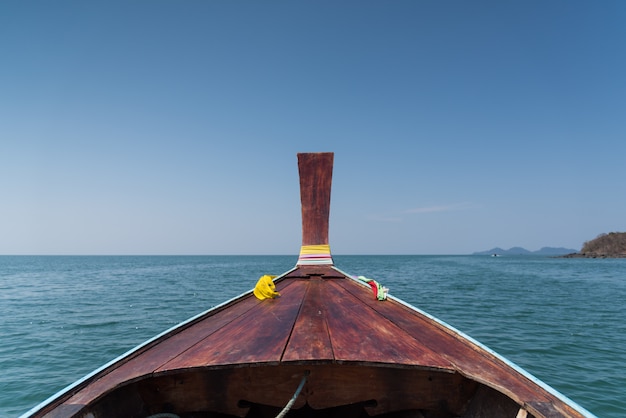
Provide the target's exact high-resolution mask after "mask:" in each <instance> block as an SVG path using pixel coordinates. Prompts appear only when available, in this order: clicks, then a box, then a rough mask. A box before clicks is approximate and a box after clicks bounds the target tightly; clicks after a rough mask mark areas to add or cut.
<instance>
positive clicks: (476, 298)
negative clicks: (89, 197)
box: [0, 256, 626, 418]
mask: <svg viewBox="0 0 626 418" xmlns="http://www.w3.org/2000/svg"><path fill="white" fill-rule="evenodd" d="M296 259H297V257H296V256H270V257H263V256H222V257H218V256H189V257H179V256H175V257H165V256H155V257H46V256H32V257H31V256H15V257H14V256H0V371H1V373H0V417H15V416H18V415H20V414H21V413H23V412H26V411H27V410H28V409H30V408H31V407H33V406H34V405H36V404H38V403H39V402H41V401H43V400H45V399H46V398H48V397H49V396H50V395H53V394H54V393H56V392H57V391H59V390H61V389H62V388H64V387H65V386H67V385H68V384H70V383H72V382H74V381H75V380H77V379H79V378H80V377H82V376H84V375H85V374H87V373H89V372H91V371H92V370H94V369H95V368H97V367H99V366H101V365H102V364H104V363H106V362H108V361H109V360H111V359H113V358H115V357H117V356H118V355H120V354H122V353H124V352H126V351H128V350H129V349H130V348H132V347H134V346H136V345H137V344H139V343H141V342H143V341H144V340H146V339H148V338H150V337H152V336H154V335H156V334H158V333H160V332H161V331H163V330H165V329H167V328H170V327H172V326H173V325H176V324H177V323H179V322H181V321H183V320H185V319H187V318H188V317H190V316H193V315H195V314H197V313H200V312H202V311H204V310H206V309H208V308H210V307H212V306H215V305H217V304H219V303H221V302H223V301H225V300H227V299H230V298H232V297H235V296H237V295H239V294H241V293H242V292H244V291H247V290H249V289H251V288H252V287H253V286H254V284H255V283H256V280H257V279H258V277H259V276H260V275H262V274H280V273H282V272H284V271H287V270H289V269H290V268H292V267H293V265H294V264H295V262H296ZM334 259H335V264H336V265H337V266H338V267H339V268H340V269H341V270H343V271H344V272H346V273H349V274H355V275H356V274H359V275H365V276H368V277H371V278H375V279H377V280H378V281H380V282H381V283H382V284H384V285H385V286H387V287H389V288H390V289H391V290H390V293H391V294H393V295H394V296H396V297H399V298H401V299H403V300H405V301H406V302H408V303H410V304H412V305H414V306H416V307H418V308H420V309H423V310H425V311H427V312H429V313H430V314H432V315H434V316H436V317H438V318H440V319H441V320H443V321H446V322H447V323H449V324H451V325H453V326H454V327H456V328H457V329H460V330H461V331H463V332H465V333H466V334H469V335H470V336H472V337H474V338H475V339H477V340H479V341H481V342H482V343H483V344H485V345H487V346H489V347H490V348H492V349H493V350H495V351H497V352H498V353H500V354H502V355H504V356H505V357H507V358H508V359H510V360H511V361H513V362H515V363H516V364H518V365H519V366H521V367H523V368H524V369H526V370H527V371H529V372H530V373H532V374H533V375H535V376H536V377H538V378H539V379H541V380H543V381H544V382H546V383H548V384H550V385H551V386H553V387H554V388H556V389H557V390H559V391H561V392H562V393H564V394H565V395H567V396H568V397H569V398H571V399H573V400H574V401H575V402H576V403H578V404H580V405H582V406H583V407H584V408H586V409H588V410H589V411H591V412H592V413H594V414H596V415H597V416H599V417H615V418H617V417H620V418H622V417H625V416H626V389H625V388H626V305H625V302H624V301H626V259H620V260H597V259H596V260H594V259H554V258H544V257H531V256H518V257H497V258H493V257H485V256H335V257H334Z"/></svg>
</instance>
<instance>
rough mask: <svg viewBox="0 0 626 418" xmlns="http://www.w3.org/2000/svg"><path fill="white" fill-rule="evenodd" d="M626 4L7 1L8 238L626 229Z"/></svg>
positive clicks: (1, 23) (68, 245)
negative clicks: (318, 158) (309, 181)
mask: <svg viewBox="0 0 626 418" xmlns="http://www.w3.org/2000/svg"><path fill="white" fill-rule="evenodd" d="M624 22H626V2H623V1H602V2H588V1H564V0H563V1H558V0H557V1H548V2H546V1H515V2H497V1H482V2H481V1H472V2H468V1H386V2H383V1H358V2H357V1H343V2H334V1H333V2H331V1H302V2H294V1H267V2H258V1H238V2H230V1H159V0H157V1H133V2H127V1H59V2H48V1H28V2H23V1H5V2H1V3H0V53H1V55H0V60H1V65H0V191H1V195H2V197H1V202H2V203H1V204H0V254H297V253H298V251H299V248H300V240H301V230H300V207H299V204H300V202H299V190H298V174H297V164H296V153H297V152H306V151H333V152H335V170H334V173H333V194H332V206H331V220H330V241H331V249H332V251H333V252H334V253H335V254H468V253H472V252H474V251H480V250H486V249H490V248H492V247H495V246H500V247H503V248H509V247H512V246H522V247H525V248H527V249H529V250H537V249H539V248H540V247H543V246H555V247H556V246H563V247H568V248H574V249H580V248H581V246H582V244H583V243H584V242H585V241H586V240H589V239H593V238H595V237H596V236H597V235H598V234H600V233H604V232H611V231H626V193H624V184H625V183H624V182H625V181H624V178H626V164H625V162H626V117H625V115H626V76H625V74H626V25H625V24H624Z"/></svg>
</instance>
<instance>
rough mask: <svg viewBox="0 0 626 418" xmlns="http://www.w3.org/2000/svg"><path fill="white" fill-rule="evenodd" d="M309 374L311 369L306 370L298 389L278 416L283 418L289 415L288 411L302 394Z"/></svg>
mask: <svg viewBox="0 0 626 418" xmlns="http://www.w3.org/2000/svg"><path fill="white" fill-rule="evenodd" d="M308 376H309V371H308V370H307V371H305V372H304V376H303V377H302V380H301V381H300V384H299V385H298V389H296V392H295V393H294V394H293V396H292V397H291V399H290V400H289V402H287V405H285V407H284V408H283V410H282V411H280V414H278V415H276V418H283V417H284V416H285V415H287V412H289V410H290V409H291V407H292V406H293V404H294V403H295V402H296V399H298V395H300V391H301V390H302V388H303V387H304V384H305V383H306V378H307V377H308Z"/></svg>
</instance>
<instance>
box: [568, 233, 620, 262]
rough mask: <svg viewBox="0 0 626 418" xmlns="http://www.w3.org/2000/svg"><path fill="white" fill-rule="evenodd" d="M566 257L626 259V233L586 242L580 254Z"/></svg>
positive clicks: (608, 235)
mask: <svg viewBox="0 0 626 418" xmlns="http://www.w3.org/2000/svg"><path fill="white" fill-rule="evenodd" d="M565 257H584V258H626V232H609V233H608V234H600V235H598V236H597V237H596V238H595V239H592V240H591V241H587V242H585V243H584V244H583V249H582V250H580V252H579V253H578V252H573V253H570V254H567V255H565Z"/></svg>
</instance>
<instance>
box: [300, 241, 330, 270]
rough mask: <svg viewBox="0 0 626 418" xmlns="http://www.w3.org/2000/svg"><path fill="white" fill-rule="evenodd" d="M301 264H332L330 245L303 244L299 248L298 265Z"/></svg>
mask: <svg viewBox="0 0 626 418" xmlns="http://www.w3.org/2000/svg"><path fill="white" fill-rule="evenodd" d="M303 264H333V258H332V257H331V255H330V245H328V244H321V245H303V246H302V247H301V248H300V257H299V258H298V265H303Z"/></svg>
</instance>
